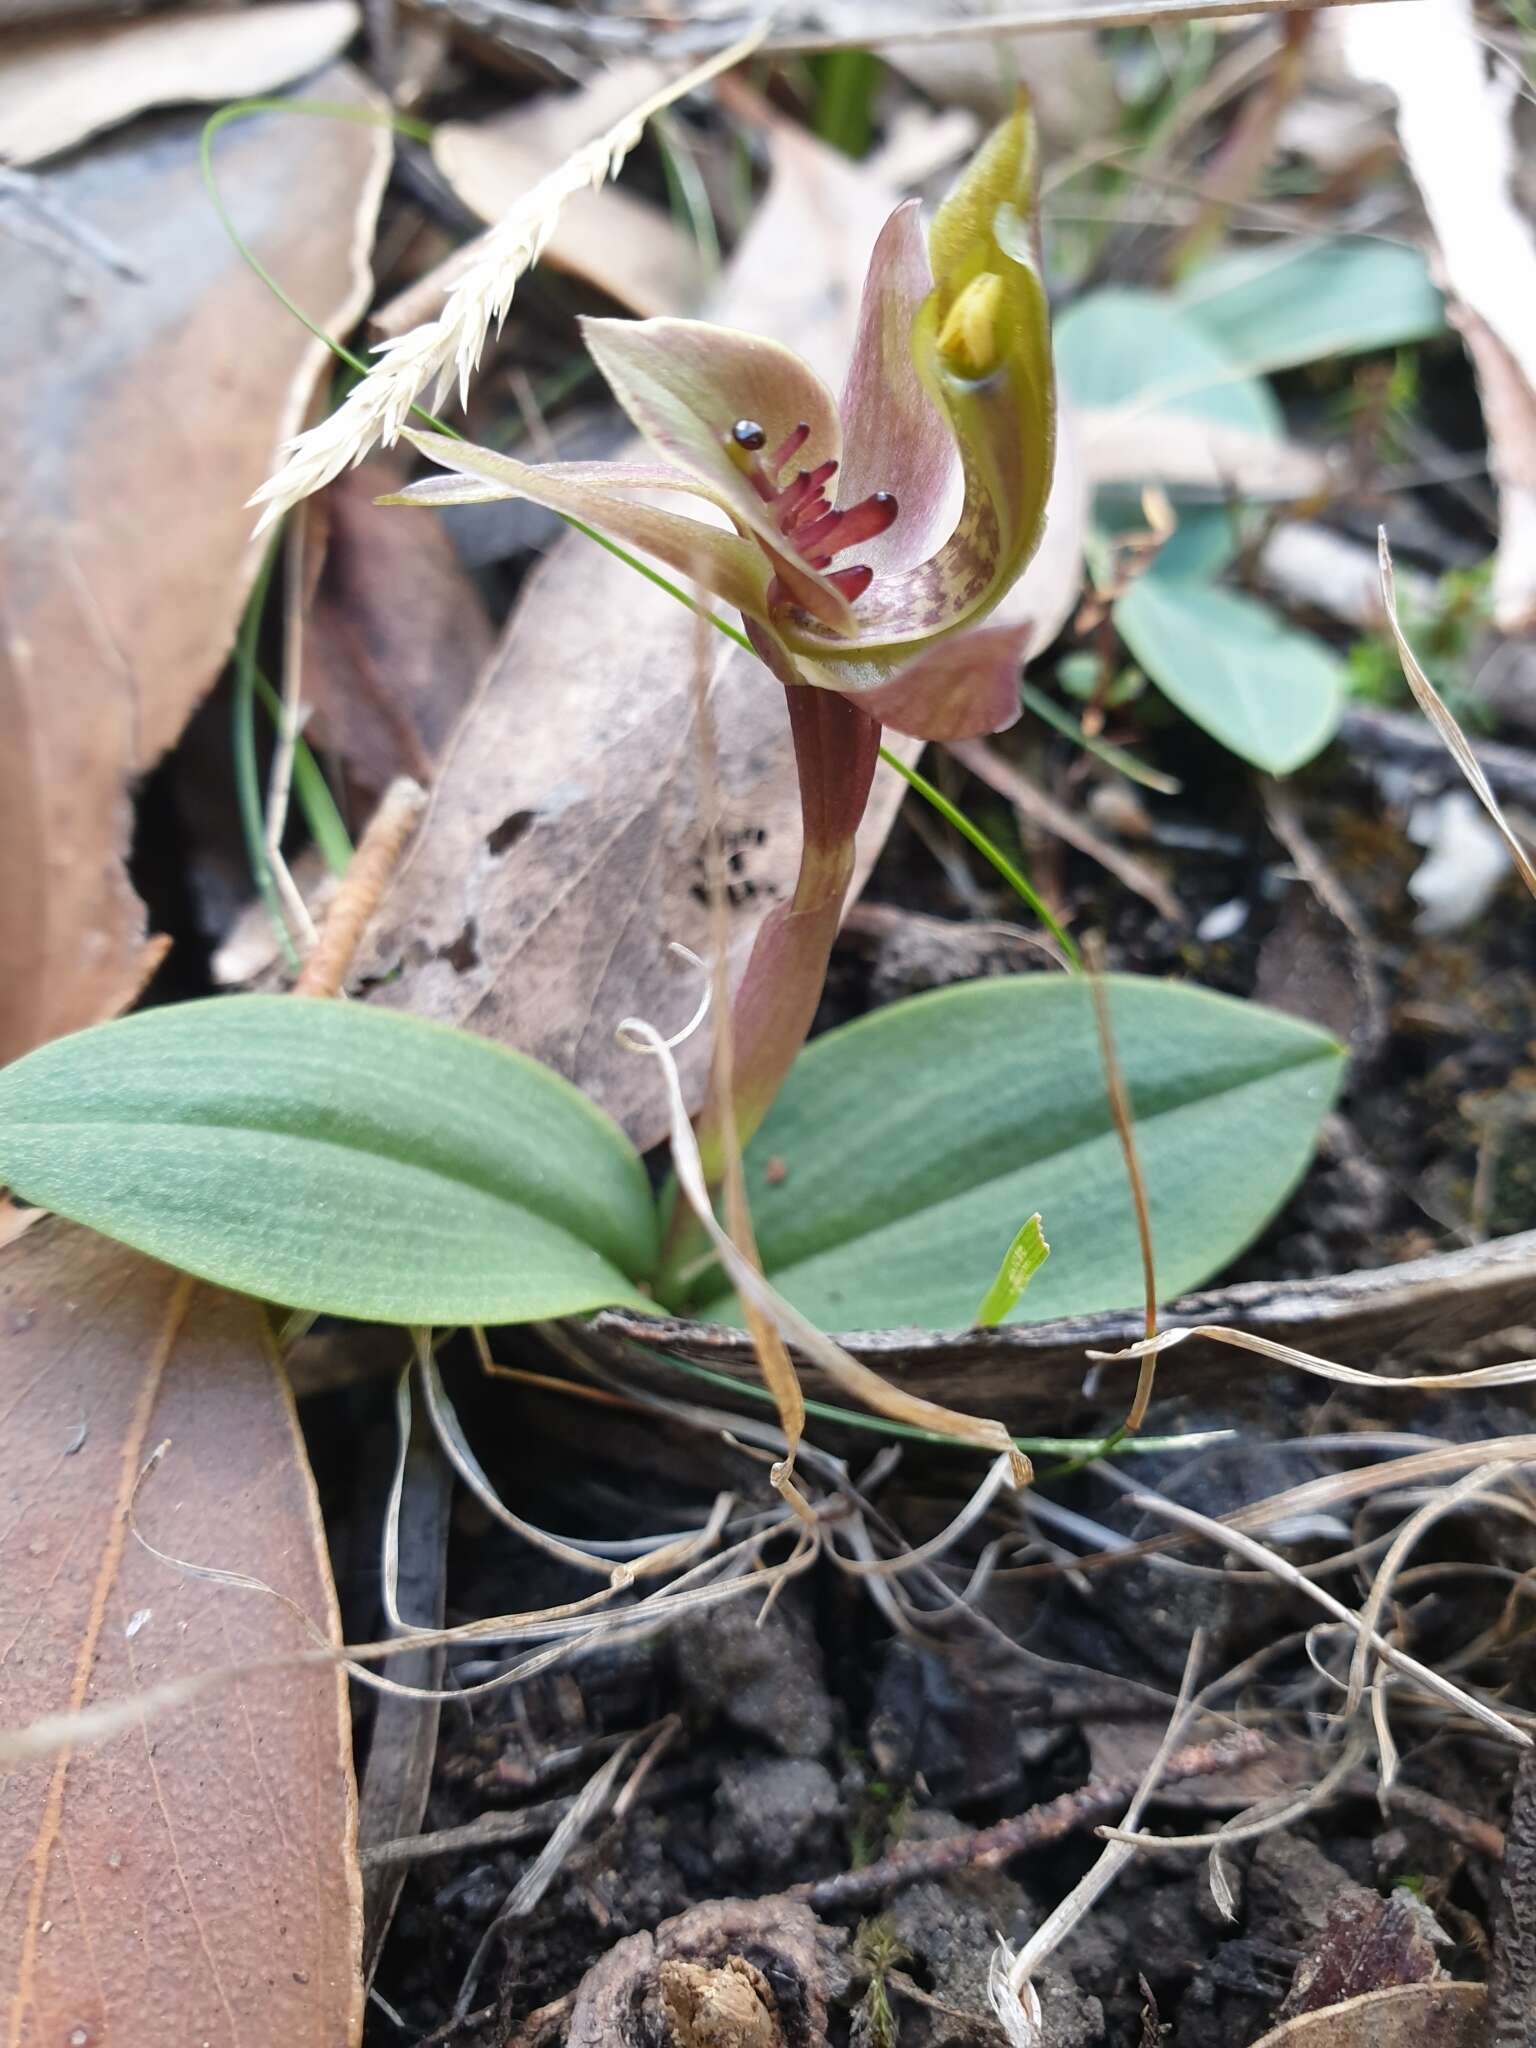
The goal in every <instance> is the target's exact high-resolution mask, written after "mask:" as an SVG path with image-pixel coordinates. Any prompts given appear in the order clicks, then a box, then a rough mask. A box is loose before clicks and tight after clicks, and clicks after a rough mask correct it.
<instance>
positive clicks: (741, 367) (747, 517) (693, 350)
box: [581, 320, 856, 635]
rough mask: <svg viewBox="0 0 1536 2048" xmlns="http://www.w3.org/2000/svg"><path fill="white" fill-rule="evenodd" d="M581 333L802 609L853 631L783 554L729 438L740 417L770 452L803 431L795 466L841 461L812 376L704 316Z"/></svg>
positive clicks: (848, 617) (840, 607)
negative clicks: (765, 554) (755, 542)
mask: <svg viewBox="0 0 1536 2048" xmlns="http://www.w3.org/2000/svg"><path fill="white" fill-rule="evenodd" d="M581 330H582V336H583V338H584V340H585V341H586V344H587V348H588V350H589V351H590V353H591V356H592V359H593V361H594V362H595V363H596V364H597V367H598V368H599V369H600V370H601V371H602V373H603V375H604V377H605V378H606V379H607V381H608V386H609V389H610V390H611V391H612V392H613V395H614V397H615V398H616V399H617V400H618V401H619V403H620V405H622V406H623V408H624V410H625V411H626V412H627V413H628V414H629V417H630V418H631V419H632V420H633V421H634V423H635V425H636V426H637V427H638V428H639V429H640V432H641V433H642V434H643V435H644V436H645V438H646V440H647V441H648V442H649V443H650V445H651V446H652V448H654V449H655V450H656V451H657V453H658V454H660V455H663V456H665V457H666V459H667V460H668V461H669V462H675V463H676V464H677V466H678V468H679V469H681V470H684V471H686V473H687V474H688V475H689V476H690V477H692V478H693V479H694V481H695V483H697V484H699V485H701V486H702V487H703V488H704V490H705V492H706V494H707V495H708V496H709V497H711V498H712V499H713V500H714V501H715V502H716V503H717V504H720V505H722V506H724V507H725V508H726V509H727V510H728V511H729V513H730V515H731V517H732V519H733V520H734V521H735V522H736V524H737V525H738V526H739V527H741V528H742V529H743V530H744V531H746V532H749V533H754V534H756V535H757V537H758V539H759V540H760V541H761V542H762V543H763V545H764V546H765V547H767V548H768V549H769V550H770V551H771V552H772V554H773V557H774V564H775V567H776V568H777V569H778V572H779V575H780V577H781V578H782V580H783V582H784V584H785V586H786V588H787V589H788V590H789V591H790V593H791V595H792V596H793V597H794V598H795V600H796V601H797V603H799V604H801V605H803V606H804V607H805V609H806V610H807V611H808V612H810V613H811V614H812V616H813V617H814V618H816V619H819V620H820V621H821V622H822V624H823V625H825V626H827V627H830V628H831V630H832V631H833V632H835V633H839V634H845V635H846V634H850V633H852V632H854V631H855V630H856V627H855V622H854V617H853V614H852V612H851V611H850V609H849V606H848V603H847V600H846V599H845V598H844V597H843V596H842V593H841V592H840V591H838V590H837V589H835V588H834V586H833V585H832V584H830V583H829V582H828V581H827V579H826V578H825V577H824V576H820V575H818V574H817V573H816V572H815V571H814V570H812V569H807V568H806V566H805V564H804V563H803V562H801V561H800V559H799V557H798V556H796V555H794V554H792V553H789V552H788V551H787V550H785V548H784V537H783V535H782V534H781V533H780V531H779V527H778V522H777V520H776V519H775V517H774V514H773V509H772V507H771V506H770V505H768V504H765V503H764V501H763V499H762V497H761V496H760V495H759V494H758V492H757V491H755V490H754V489H753V487H752V483H751V481H750V478H749V476H748V473H747V468H746V466H745V465H746V462H747V460H748V459H749V458H748V457H747V455H746V453H745V451H737V450H736V448H735V444H734V442H733V441H732V438H731V429H732V428H733V427H734V426H735V425H736V424H737V422H738V421H741V420H749V421H752V422H753V423H754V424H755V425H757V426H759V427H761V428H762V430H763V436H764V445H765V452H766V453H771V452H772V451H773V450H774V449H776V448H778V447H779V446H780V444H781V443H782V442H784V441H785V440H787V439H788V437H789V436H790V435H791V434H792V433H794V431H795V430H796V428H797V427H800V426H804V427H806V428H807V429H808V430H809V431H808V433H807V435H806V438H805V441H804V443H803V444H802V446H801V448H800V450H799V451H798V452H797V454H796V456H795V467H796V468H797V469H814V468H815V467H816V465H817V464H818V463H821V462H828V461H836V460H837V458H838V457H839V456H840V454H841V453H842V435H841V431H840V429H839V426H838V418H837V407H836V406H835V405H834V404H833V401H832V394H831V392H830V391H828V389H827V387H826V385H825V384H823V383H822V381H821V379H820V378H819V377H818V376H817V375H816V373H815V371H814V370H812V369H810V368H809V366H808V365H807V364H805V363H803V362H802V361H801V360H800V358H799V356H797V355H796V354H795V353H794V351H793V349H787V348H783V347H781V346H780V344H779V343H778V342H776V341H765V340H764V339H763V338H762V337H761V336H760V335H756V334H740V333H738V332H737V331H736V330H735V329H734V328H730V327H713V326H711V325H710V324H709V323H708V322H707V321H704V320H583V321H582V323H581ZM776 480H777V479H776V478H770V479H769V481H770V482H774V481H776Z"/></svg>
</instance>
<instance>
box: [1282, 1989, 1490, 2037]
mask: <svg viewBox="0 0 1536 2048" xmlns="http://www.w3.org/2000/svg"><path fill="white" fill-rule="evenodd" d="M1485 1996H1486V1994H1485V1992H1484V1989H1483V1986H1482V1985H1481V1984H1451V1983H1440V1984H1398V1985H1394V1986H1393V1987H1392V1988H1391V1989H1390V1990H1387V1991H1368V1992H1367V1993H1366V1994H1365V1996H1364V1997H1363V1998H1351V1999H1348V2000H1346V2001H1345V2003H1344V2004H1343V2005H1330V2006H1325V2007H1324V2008H1323V2010H1322V2011H1321V2012H1307V2013H1301V2014H1299V2015H1298V2016H1297V2017H1296V2018H1295V2019H1290V2020H1286V2021H1285V2022H1284V2024H1283V2025H1281V2026H1278V2027H1276V2028H1275V2029H1274V2031H1273V2032H1272V2033H1268V2034H1266V2035H1265V2036H1264V2038H1263V2040H1262V2041H1259V2042H1257V2043H1256V2044H1255V2048H1481V2044H1482V2019H1483V2004H1484V2000H1485Z"/></svg>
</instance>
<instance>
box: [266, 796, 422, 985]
mask: <svg viewBox="0 0 1536 2048" xmlns="http://www.w3.org/2000/svg"><path fill="white" fill-rule="evenodd" d="M426 807H427V793H426V791H425V790H424V789H423V788H422V786H421V784H420V783H419V782H413V781H412V780H411V778H410V777H409V776H408V775H402V776H400V777H398V778H397V779H396V780H395V781H394V782H392V783H391V784H390V785H389V787H388V789H386V790H385V792H384V794H383V796H382V797H381V798H380V800H379V808H378V809H377V810H376V811H375V812H374V814H373V816H372V817H371V818H370V819H369V821H368V829H367V831H366V832H365V833H364V834H363V836H362V838H361V840H360V841H359V842H358V848H357V851H356V853H354V854H353V856H352V859H351V861H350V863H349V864H348V867H347V872H346V873H345V875H343V877H342V880H341V887H340V888H339V889H338V890H337V891H336V895H335V897H334V898H333V900H332V903H331V907H330V910H329V911H328V912H327V914H326V919H325V924H324V925H323V927H322V928H321V932H320V936H319V937H318V939H317V940H316V941H315V946H314V950H313V952H312V953H311V954H310V956H309V958H308V959H307V960H306V961H305V963H304V967H303V971H302V972H301V973H300V975H299V978H298V980H297V981H296V982H295V983H294V985H293V993H294V994H295V995H296V996H334V995H337V994H339V993H340V990H341V984H342V983H343V982H344V981H345V980H346V978H347V972H348V969H349V968H350V967H351V965H352V961H353V957H354V955H355V954H356V952H357V948H358V945H359V943H360V941H361V939H362V936H363V933H364V931H365V930H366V929H367V926H368V920H369V919H370V918H371V917H372V916H373V913H374V912H375V910H377V909H378V907H379V898H380V897H381V896H382V895H383V894H384V891H385V889H386V888H387V887H388V884H389V880H390V877H391V876H392V875H393V874H394V872H395V868H396V866H397V864H398V862H399V859H400V855H401V853H402V852H403V851H404V848H405V842H406V840H407V839H409V838H410V836H411V834H412V832H414V831H415V829H416V826H417V824H418V823H419V822H420V819H421V814H422V812H423V811H424V810H425V809H426Z"/></svg>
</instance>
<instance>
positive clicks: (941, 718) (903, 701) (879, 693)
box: [807, 623, 1033, 740]
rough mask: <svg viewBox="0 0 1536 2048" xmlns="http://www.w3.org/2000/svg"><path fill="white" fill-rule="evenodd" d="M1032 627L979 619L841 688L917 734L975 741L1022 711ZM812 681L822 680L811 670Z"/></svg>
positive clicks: (871, 711)
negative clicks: (901, 663) (902, 662)
mask: <svg viewBox="0 0 1536 2048" xmlns="http://www.w3.org/2000/svg"><path fill="white" fill-rule="evenodd" d="M1032 633H1033V628H1032V627H1031V626H1030V625H1029V624H1028V623H1025V624H1024V625H1017V626H978V627H976V628H975V629H974V630H973V631H971V632H969V633H955V634H952V635H951V636H950V637H949V638H948V639H945V640H940V641H938V642H937V643H936V644H935V645H934V646H932V647H929V648H927V649H925V651H924V652H923V653H921V654H919V655H918V657H917V659H916V660H915V661H910V662H908V663H907V665H906V667H905V668H898V669H897V670H896V671H895V673H894V674H888V675H886V676H884V677H883V678H880V679H877V680H874V681H871V682H868V683H866V684H863V685H862V686H860V685H858V684H854V683H851V682H849V681H847V680H842V681H837V680H834V672H833V671H832V670H831V669H830V668H829V669H827V670H825V671H824V674H825V676H826V678H827V680H829V681H831V682H832V686H833V687H834V688H839V689H841V691H842V694H843V695H844V696H845V697H846V698H847V699H848V700H849V702H850V703H853V704H856V705H857V706H858V708H859V710H861V711H863V712H865V713H866V714H867V715H868V716H869V717H870V718H874V719H877V720H878V721H879V722H880V724H881V725H889V726H893V727H894V728H895V730H896V731H897V732H904V733H909V734H910V735H911V736H912V738H913V739H918V740H972V739H980V738H981V737H982V736H983V734H985V733H990V732H1001V731H1002V730H1003V728H1004V727H1005V726H1009V725H1012V724H1013V722H1014V720H1015V719H1016V718H1017V717H1018V715H1019V671H1020V669H1021V668H1022V667H1023V666H1024V656H1025V654H1026V653H1027V652H1028V649H1029V643H1030V638H1031V635H1032ZM807 680H808V681H818V680H821V678H820V677H817V676H816V675H814V673H812V672H810V671H807Z"/></svg>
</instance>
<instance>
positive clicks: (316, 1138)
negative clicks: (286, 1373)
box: [0, 996, 656, 1324]
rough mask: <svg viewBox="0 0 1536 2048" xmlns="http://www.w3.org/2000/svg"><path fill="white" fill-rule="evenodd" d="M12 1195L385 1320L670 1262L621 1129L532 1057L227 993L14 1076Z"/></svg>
mask: <svg viewBox="0 0 1536 2048" xmlns="http://www.w3.org/2000/svg"><path fill="white" fill-rule="evenodd" d="M0 1182H3V1183H5V1184H6V1185H8V1186H9V1187H10V1188H11V1189H12V1190H13V1191H14V1192H15V1193H16V1194H17V1195H18V1196H19V1197H20V1198H21V1199H22V1200H23V1201H26V1202H31V1203H36V1204H38V1205H39V1206H40V1207H42V1208H46V1209H52V1210H55V1211H56V1212H57V1213H58V1214H60V1215H63V1216H68V1217H70V1218H72V1219H73V1220H74V1221H75V1222H77V1223H84V1224H87V1225H89V1226H90V1227H91V1228H92V1229H93V1230H99V1231H101V1232H102V1233H103V1234H104V1235H105V1236H108V1237H114V1238H117V1239H118V1240H119V1241H120V1242H122V1243H123V1244H127V1245H132V1246H133V1247H134V1248H135V1249H136V1250H138V1251H142V1252H147V1253H149V1254H150V1255H151V1256H152V1257H154V1258H158V1259H164V1260H165V1261H166V1262H167V1263H168V1264H170V1265H174V1266H180V1267H183V1268H184V1269H185V1270H186V1271H187V1272H190V1273H195V1274H197V1275H198V1276H199V1277H200V1278H202V1279H205V1280H212V1281H216V1282H218V1283H219V1284H220V1285H222V1286H226V1287H232V1288H236V1289H238V1290H239V1291H241V1292H242V1293H246V1294H256V1295H261V1296H263V1297H265V1298H267V1299H269V1300H272V1301H277V1302H281V1303H283V1304H284V1305H285V1306H288V1307H292V1308H302V1309H313V1310H318V1311H322V1312H326V1313H330V1314H336V1315H347V1316H358V1317H362V1318H364V1319H367V1320H370V1321H378V1322H398V1323H425V1324H453V1323H506V1322H522V1321H527V1320H530V1319H533V1318H536V1317H544V1316H558V1315H568V1314H574V1313H577V1312H579V1311H582V1310H587V1309H594V1308H599V1307H602V1306H604V1305H605V1304H608V1303H614V1302H628V1303H630V1304H631V1305H635V1304H637V1303H643V1297H642V1296H641V1295H640V1294H639V1292H638V1289H637V1285H636V1283H637V1282H638V1281H639V1280H640V1279H641V1278H642V1277H643V1276H644V1275H646V1274H647V1273H649V1271H650V1270H651V1268H652V1266H653V1264H654V1262H655V1258H656V1224H655V1214H654V1205H653V1203H652V1200H651V1195H650V1189H649V1185H648V1182H647V1180H646V1176H645V1171H644V1168H643V1167H642V1165H641V1163H640V1160H639V1157H638V1156H637V1154H636V1153H635V1151H634V1150H633V1148H632V1147H631V1145H630V1144H629V1141H628V1140H627V1139H626V1138H625V1137H624V1135H623V1133H622V1132H621V1131H620V1130H619V1128H618V1126H617V1125H616V1124H614V1123H612V1122H611V1121H610V1120H609V1119H608V1118H607V1117H606V1116H605V1115H604V1114H603V1112H602V1111H601V1110H599V1109H598V1108H596V1106H595V1105H594V1104H592V1103H591V1102H589V1101H588V1100H587V1099H586V1097H585V1096H584V1095H581V1094H580V1093H579V1092H578V1091H577V1090H576V1089H574V1088H573V1087H571V1086H570V1084H569V1083H568V1082H566V1081H563V1080H561V1079H560V1077H559V1076H558V1075H556V1074H553V1073H551V1072H550V1071H549V1069H548V1068H546V1067H542V1066H540V1065H539V1064H538V1063H537V1061H535V1060H531V1059H526V1058H524V1057H523V1056H522V1055H521V1054H519V1053H512V1052H507V1051H504V1050H503V1049H502V1048H501V1047H499V1046H496V1045H493V1044H491V1043H490V1042H489V1041H487V1040H485V1039H480V1038H473V1037H471V1036H469V1035H468V1034H467V1033H464V1032H458V1031H450V1030H448V1029H446V1028H444V1027H443V1026H441V1025H436V1024H427V1023H423V1022H421V1021H420V1020H419V1019H417V1018H414V1017H407V1016H403V1015H401V1014H399V1013H398V1012H395V1011H390V1010H381V1009H373V1008H369V1007H367V1006H365V1005H364V1004H361V1003H341V1002H314V1001H306V1000H305V999H303V998H300V997H294V996H230V997H224V998H219V999H216V1000H214V1001H211V1002H197V1003H185V1004H181V1005H178V1006H176V1007H175V1008H170V1009H161V1010H147V1011H144V1012H141V1013H140V1014H139V1015H137V1016H134V1017H129V1018H125V1019H123V1020H122V1021H121V1022H118V1023H114V1024H103V1025H99V1026H97V1027H96V1028H95V1029H94V1030H90V1031H82V1032H79V1033H77V1034H76V1035H75V1036H73V1037H70V1038H62V1039H57V1040H55V1041H54V1042H53V1043H52V1044H50V1045H45V1046H43V1047H41V1048H40V1049H39V1050H38V1051H36V1052H33V1053H29V1054H28V1055H27V1057H26V1058H25V1059H22V1060H18V1061H16V1062H15V1064H14V1065H12V1066H10V1067H7V1068H6V1069H5V1070H4V1072H0Z"/></svg>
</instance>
